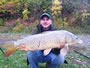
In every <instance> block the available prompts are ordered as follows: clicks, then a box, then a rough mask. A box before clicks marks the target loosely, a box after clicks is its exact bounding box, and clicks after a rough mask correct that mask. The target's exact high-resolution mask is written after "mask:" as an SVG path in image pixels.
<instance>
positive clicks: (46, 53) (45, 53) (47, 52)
mask: <svg viewBox="0 0 90 68" xmlns="http://www.w3.org/2000/svg"><path fill="white" fill-rule="evenodd" d="M51 50H52V48H50V49H46V50H44V56H46V55H48V54H49V53H50V51H51Z"/></svg>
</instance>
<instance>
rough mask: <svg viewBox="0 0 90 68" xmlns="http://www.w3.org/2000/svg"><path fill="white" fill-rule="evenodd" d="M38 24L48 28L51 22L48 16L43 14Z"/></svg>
mask: <svg viewBox="0 0 90 68" xmlns="http://www.w3.org/2000/svg"><path fill="white" fill-rule="evenodd" d="M40 24H41V25H42V27H43V28H49V26H50V25H51V24H52V21H51V19H49V18H48V17H46V16H44V17H43V18H42V19H41V20H40Z"/></svg>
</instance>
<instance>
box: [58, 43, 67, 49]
mask: <svg viewBox="0 0 90 68" xmlns="http://www.w3.org/2000/svg"><path fill="white" fill-rule="evenodd" d="M64 46H65V44H61V45H60V46H59V47H57V48H61V49H62V48H64Z"/></svg>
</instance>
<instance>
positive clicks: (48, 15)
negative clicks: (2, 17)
mask: <svg viewBox="0 0 90 68" xmlns="http://www.w3.org/2000/svg"><path fill="white" fill-rule="evenodd" d="M44 16H47V17H48V18H49V19H51V16H50V14H48V13H43V14H42V15H41V16H40V19H42V18H43V17H44Z"/></svg>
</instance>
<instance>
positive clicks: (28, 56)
mask: <svg viewBox="0 0 90 68" xmlns="http://www.w3.org/2000/svg"><path fill="white" fill-rule="evenodd" d="M33 57H34V55H33V53H32V52H31V51H28V52H27V58H28V59H32V58H33Z"/></svg>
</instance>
